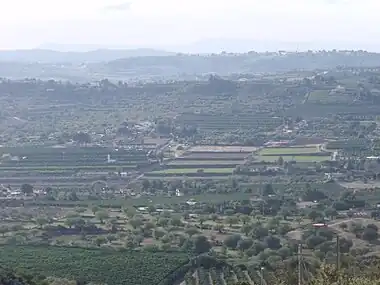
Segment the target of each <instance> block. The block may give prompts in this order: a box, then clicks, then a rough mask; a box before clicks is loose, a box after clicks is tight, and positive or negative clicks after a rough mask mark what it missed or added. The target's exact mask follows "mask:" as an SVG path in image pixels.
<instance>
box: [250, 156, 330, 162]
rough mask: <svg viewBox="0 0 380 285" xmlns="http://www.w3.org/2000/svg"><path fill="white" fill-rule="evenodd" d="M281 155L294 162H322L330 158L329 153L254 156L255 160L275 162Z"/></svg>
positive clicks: (284, 158)
mask: <svg viewBox="0 0 380 285" xmlns="http://www.w3.org/2000/svg"><path fill="white" fill-rule="evenodd" d="M280 157H282V158H283V160H284V161H296V162H322V161H326V160H330V155H328V156H320V155H314V156H313V155H286V156H282V155H261V156H256V157H255V159H256V161H264V162H277V161H278V159H279V158H280Z"/></svg>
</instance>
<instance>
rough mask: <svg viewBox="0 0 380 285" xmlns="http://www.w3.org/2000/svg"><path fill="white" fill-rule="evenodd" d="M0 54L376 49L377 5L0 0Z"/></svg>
mask: <svg viewBox="0 0 380 285" xmlns="http://www.w3.org/2000/svg"><path fill="white" fill-rule="evenodd" d="M0 3H1V4H0V33H1V37H0V49H14V48H33V47H36V46H39V45H40V44H44V43H60V44H101V45H111V46H115V45H118V46H155V47H157V46H173V45H182V44H188V43H191V42H195V41H198V40H201V39H208V38H239V39H255V40H260V39H270V40H279V41H357V42H359V43H376V44H379V45H380V28H379V27H380V17H378V13H379V10H380V9H379V8H380V1H379V0H130V1H122V0H119V1H117V0H1V2H0Z"/></svg>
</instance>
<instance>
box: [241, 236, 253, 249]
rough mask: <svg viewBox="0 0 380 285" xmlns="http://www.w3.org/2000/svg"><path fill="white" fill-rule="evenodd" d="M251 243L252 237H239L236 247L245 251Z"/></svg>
mask: <svg viewBox="0 0 380 285" xmlns="http://www.w3.org/2000/svg"><path fill="white" fill-rule="evenodd" d="M252 245H253V239H251V238H246V239H241V240H239V241H238V244H237V248H238V249H240V250H242V251H246V250H247V249H249V248H251V246H252Z"/></svg>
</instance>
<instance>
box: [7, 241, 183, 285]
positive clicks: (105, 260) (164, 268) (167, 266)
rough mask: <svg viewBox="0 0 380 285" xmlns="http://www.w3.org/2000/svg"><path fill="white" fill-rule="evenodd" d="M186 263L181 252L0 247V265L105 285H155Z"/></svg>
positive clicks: (32, 272) (31, 272)
mask: <svg viewBox="0 0 380 285" xmlns="http://www.w3.org/2000/svg"><path fill="white" fill-rule="evenodd" d="M187 260H188V258H187V256H186V255H185V254H181V253H144V252H133V251H132V252H131V251H128V252H116V251H112V252H111V251H104V250H89V249H79V248H63V247H61V248H60V247H46V246H45V247H40V246H38V247H33V246H1V247H0V265H1V266H6V267H11V268H12V267H13V268H18V269H20V270H25V271H27V272H28V273H30V274H38V275H43V276H54V277H61V278H68V279H81V280H82V279H84V280H85V281H93V282H100V283H106V284H115V285H118V284H120V285H121V284H128V285H145V284H156V283H157V282H158V281H159V280H161V279H162V278H163V277H165V276H166V274H168V273H170V272H171V271H172V270H174V269H175V268H176V267H178V266H179V265H180V264H182V263H184V262H186V261H187Z"/></svg>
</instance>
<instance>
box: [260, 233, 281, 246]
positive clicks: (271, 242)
mask: <svg viewBox="0 0 380 285" xmlns="http://www.w3.org/2000/svg"><path fill="white" fill-rule="evenodd" d="M264 241H265V243H266V244H267V245H268V248H270V249H279V248H281V240H280V239H279V238H278V237H275V236H272V235H270V236H267V237H266V238H265V239H264Z"/></svg>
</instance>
